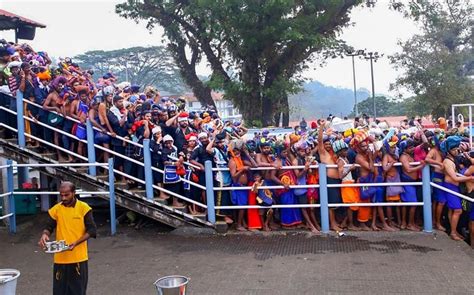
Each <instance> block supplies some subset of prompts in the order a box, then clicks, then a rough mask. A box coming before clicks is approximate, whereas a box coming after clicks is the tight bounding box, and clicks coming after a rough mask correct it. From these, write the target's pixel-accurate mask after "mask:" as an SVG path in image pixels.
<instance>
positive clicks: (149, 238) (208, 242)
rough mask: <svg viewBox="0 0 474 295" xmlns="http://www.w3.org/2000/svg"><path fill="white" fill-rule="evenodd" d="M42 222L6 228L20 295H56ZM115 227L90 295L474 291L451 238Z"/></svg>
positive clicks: (96, 258) (94, 257) (472, 270)
mask: <svg viewBox="0 0 474 295" xmlns="http://www.w3.org/2000/svg"><path fill="white" fill-rule="evenodd" d="M39 223H40V222H38V221H36V222H30V223H25V224H22V225H20V227H19V233H18V234H17V235H16V236H9V235H8V234H7V233H6V229H5V228H0V249H1V254H0V267H1V268H16V269H18V270H20V271H21V277H20V279H19V281H18V287H17V291H18V292H17V294H20V295H21V294H51V290H52V256H51V255H48V254H44V253H42V252H41V251H40V249H39V248H38V247H37V245H36V243H37V241H38V239H39V236H40V232H41V230H40V228H41V227H40V226H39V225H38V224H39ZM107 231H108V227H107V224H103V225H102V226H101V227H100V230H99V233H100V235H99V237H98V238H97V239H95V240H92V241H91V242H90V244H89V250H90V251H89V252H90V261H89V288H88V294H114V295H118V294H156V293H155V291H154V287H153V285H152V284H153V282H154V281H155V280H156V279H157V278H159V277H162V276H166V275H172V274H180V275H185V276H188V277H189V278H191V282H190V285H189V292H190V293H189V294H349V293H350V294H388V293H390V294H454V293H455V294H472V291H473V290H474V250H472V249H471V248H470V247H469V246H468V245H467V244H466V243H464V242H454V241H452V240H450V239H449V238H448V237H447V236H446V235H445V234H444V233H439V234H438V233H435V234H424V233H412V232H397V233H385V232H357V233H354V232H346V233H347V235H346V236H344V237H336V236H335V235H330V236H326V237H321V236H313V235H310V234H308V233H297V232H276V233H270V234H266V233H265V234H263V233H256V234H255V233H243V234H240V233H239V234H236V233H231V234H227V235H216V234H209V232H196V231H188V232H186V231H184V234H183V232H180V233H177V234H175V233H173V232H158V230H157V229H156V228H145V229H142V230H140V231H135V230H133V229H132V228H129V227H126V226H121V227H119V234H118V235H117V236H114V237H111V236H108V234H107Z"/></svg>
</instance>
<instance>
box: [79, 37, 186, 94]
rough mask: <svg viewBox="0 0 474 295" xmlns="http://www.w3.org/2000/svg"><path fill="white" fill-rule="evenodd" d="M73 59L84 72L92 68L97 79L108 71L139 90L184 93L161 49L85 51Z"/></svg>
mask: <svg viewBox="0 0 474 295" xmlns="http://www.w3.org/2000/svg"><path fill="white" fill-rule="evenodd" d="M74 60H77V62H78V63H79V65H80V66H81V67H82V68H84V69H93V70H94V71H95V73H96V74H97V76H103V75H104V74H105V73H107V72H112V73H114V75H116V76H118V80H119V81H128V82H130V83H132V84H137V85H140V86H143V87H144V86H149V85H151V86H155V87H157V88H158V89H160V90H165V91H168V92H171V93H175V94H178V93H182V92H184V91H186V90H187V89H186V85H185V83H184V82H183V80H182V79H181V75H180V71H179V68H178V66H177V65H176V64H175V63H174V61H173V58H172V56H171V54H170V53H169V52H168V51H167V50H166V48H165V47H163V46H153V47H132V48H124V49H118V50H111V51H103V50H95V51H88V52H86V53H84V54H80V55H78V56H76V57H74ZM127 76H128V77H127Z"/></svg>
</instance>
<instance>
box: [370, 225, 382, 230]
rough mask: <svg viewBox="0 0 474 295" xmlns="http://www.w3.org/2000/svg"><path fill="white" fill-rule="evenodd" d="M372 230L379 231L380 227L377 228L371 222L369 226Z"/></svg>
mask: <svg viewBox="0 0 474 295" xmlns="http://www.w3.org/2000/svg"><path fill="white" fill-rule="evenodd" d="M370 228H371V229H372V230H373V231H380V228H378V227H377V226H376V225H375V224H372V226H371V227H370Z"/></svg>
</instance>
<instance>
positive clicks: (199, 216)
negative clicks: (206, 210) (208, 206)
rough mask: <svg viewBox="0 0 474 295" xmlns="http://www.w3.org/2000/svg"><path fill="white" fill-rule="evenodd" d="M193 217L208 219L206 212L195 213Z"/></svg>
mask: <svg viewBox="0 0 474 295" xmlns="http://www.w3.org/2000/svg"><path fill="white" fill-rule="evenodd" d="M192 216H193V217H196V218H199V219H201V220H207V215H206V214H195V215H192Z"/></svg>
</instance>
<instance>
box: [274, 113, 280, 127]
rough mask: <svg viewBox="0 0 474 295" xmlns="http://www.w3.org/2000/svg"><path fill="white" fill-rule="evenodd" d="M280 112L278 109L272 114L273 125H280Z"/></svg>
mask: <svg viewBox="0 0 474 295" xmlns="http://www.w3.org/2000/svg"><path fill="white" fill-rule="evenodd" d="M281 115H282V113H281V112H280V111H277V112H276V113H275V115H273V124H272V125H273V126H275V127H280V118H281Z"/></svg>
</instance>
